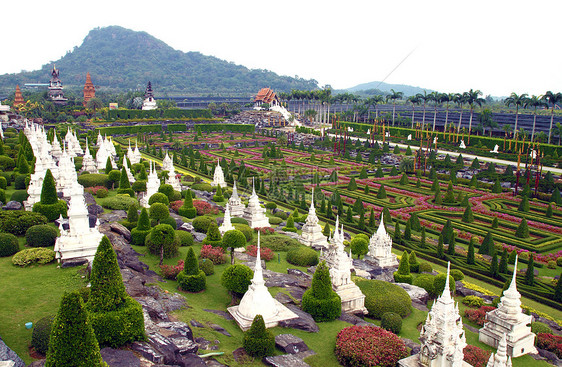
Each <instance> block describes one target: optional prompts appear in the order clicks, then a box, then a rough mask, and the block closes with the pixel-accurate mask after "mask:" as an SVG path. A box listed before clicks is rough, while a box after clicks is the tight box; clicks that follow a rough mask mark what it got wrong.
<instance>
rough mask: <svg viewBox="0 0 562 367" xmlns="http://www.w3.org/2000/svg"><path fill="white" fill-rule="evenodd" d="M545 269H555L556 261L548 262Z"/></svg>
mask: <svg viewBox="0 0 562 367" xmlns="http://www.w3.org/2000/svg"><path fill="white" fill-rule="evenodd" d="M546 267H547V268H549V269H556V261H554V260H550V261H549V262H548V264H547V265H546Z"/></svg>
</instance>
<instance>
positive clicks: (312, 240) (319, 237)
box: [301, 188, 328, 250]
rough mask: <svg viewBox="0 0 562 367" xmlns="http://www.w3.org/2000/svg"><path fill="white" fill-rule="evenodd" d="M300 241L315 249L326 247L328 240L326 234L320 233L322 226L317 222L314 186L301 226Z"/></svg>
mask: <svg viewBox="0 0 562 367" xmlns="http://www.w3.org/2000/svg"><path fill="white" fill-rule="evenodd" d="M301 243H302V244H303V245H306V246H309V247H312V248H314V249H316V250H319V249H327V248H328V240H327V238H326V236H324V235H323V234H322V227H321V226H320V224H318V217H317V216H316V208H315V207H314V188H312V198H311V200H310V208H309V209H308V216H307V217H306V223H305V224H304V225H303V226H302V235H301Z"/></svg>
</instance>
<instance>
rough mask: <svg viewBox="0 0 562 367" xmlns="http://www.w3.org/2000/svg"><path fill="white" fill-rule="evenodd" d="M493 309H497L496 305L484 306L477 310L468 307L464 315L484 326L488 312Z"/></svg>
mask: <svg viewBox="0 0 562 367" xmlns="http://www.w3.org/2000/svg"><path fill="white" fill-rule="evenodd" d="M493 309H495V307H492V306H482V307H480V308H479V309H476V310H473V309H467V310H465V311H464V316H465V317H466V318H468V319H469V320H470V321H472V322H473V323H475V324H476V325H479V326H484V322H485V321H486V320H485V319H486V313H488V312H490V311H492V310H493Z"/></svg>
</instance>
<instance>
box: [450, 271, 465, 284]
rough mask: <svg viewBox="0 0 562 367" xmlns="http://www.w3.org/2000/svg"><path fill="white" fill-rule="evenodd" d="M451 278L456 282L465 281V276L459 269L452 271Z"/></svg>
mask: <svg viewBox="0 0 562 367" xmlns="http://www.w3.org/2000/svg"><path fill="white" fill-rule="evenodd" d="M451 276H452V277H453V279H454V280H455V282H458V281H459V280H463V279H464V274H463V272H462V271H460V270H459V269H451Z"/></svg>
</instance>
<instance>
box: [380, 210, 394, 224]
mask: <svg viewBox="0 0 562 367" xmlns="http://www.w3.org/2000/svg"><path fill="white" fill-rule="evenodd" d="M382 220H383V222H384V223H385V224H390V223H392V217H391V216H390V210H389V209H388V207H384V209H383V210H382Z"/></svg>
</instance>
